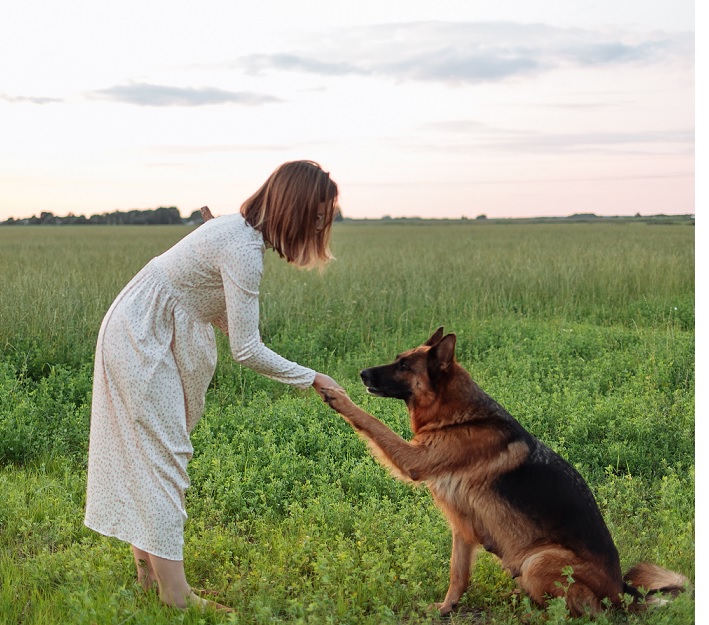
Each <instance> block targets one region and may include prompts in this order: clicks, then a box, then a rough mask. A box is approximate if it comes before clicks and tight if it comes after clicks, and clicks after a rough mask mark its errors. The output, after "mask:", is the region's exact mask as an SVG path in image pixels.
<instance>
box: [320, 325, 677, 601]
mask: <svg viewBox="0 0 709 625" xmlns="http://www.w3.org/2000/svg"><path fill="white" fill-rule="evenodd" d="M454 348H455V335H453V334H449V335H447V336H445V337H444V336H443V329H442V328H439V330H438V331H437V332H436V333H435V334H434V335H433V336H432V337H431V338H430V339H429V340H428V341H427V342H426V343H425V344H424V345H422V346H420V347H417V348H415V349H412V350H409V351H407V352H405V353H403V354H400V355H399V356H397V358H396V360H395V361H394V362H393V363H391V364H390V365H385V366H382V367H374V368H372V369H367V370H365V371H363V372H362V374H361V375H362V378H363V381H364V382H365V384H367V385H368V386H369V387H370V392H373V393H374V394H377V395H381V396H385V397H398V398H400V399H404V401H405V402H406V404H407V407H408V409H409V414H410V417H411V428H412V431H413V434H414V436H413V438H412V440H411V441H406V440H404V439H403V438H401V437H400V436H398V435H397V434H396V433H394V432H393V431H392V430H391V429H389V428H388V427H387V426H386V425H384V424H383V423H381V422H380V421H379V420H377V419H376V418H374V417H373V416H371V415H370V414H368V413H366V412H365V411H363V410H362V409H361V408H359V407H358V406H356V405H355V404H354V403H353V402H352V401H351V400H350V399H349V397H348V396H347V394H346V393H345V392H344V391H342V390H336V389H329V390H326V392H325V393H324V397H325V401H327V402H328V403H329V404H330V406H332V408H334V409H335V410H337V411H338V412H339V413H340V414H341V415H342V416H343V417H344V418H345V419H346V420H347V421H348V422H349V423H350V424H351V425H352V427H353V428H354V429H355V430H356V431H357V432H358V433H359V434H360V435H361V436H362V437H363V438H364V440H365V441H366V442H367V444H368V445H369V447H370V448H371V450H372V452H373V454H374V456H375V457H376V458H377V459H378V460H379V461H380V462H381V463H382V464H384V465H385V466H387V467H388V468H389V469H390V470H391V472H392V473H393V474H394V475H395V476H396V477H398V478H399V479H403V480H406V481H409V482H413V483H423V482H425V483H426V484H427V486H428V488H429V489H430V491H431V493H432V495H433V498H434V500H435V502H436V504H437V506H438V507H439V508H440V509H441V510H442V511H443V513H444V514H445V516H446V518H447V519H448V522H449V524H450V527H451V531H452V535H453V549H452V554H451V563H450V586H449V588H448V592H447V594H446V596H445V599H444V600H443V602H442V603H440V604H436V607H438V609H439V610H440V612H441V614H447V613H449V612H450V611H451V610H453V609H454V607H455V606H456V605H457V604H458V602H459V601H460V598H461V596H462V595H463V593H464V592H465V590H466V588H467V586H468V583H469V578H470V572H471V566H472V562H473V557H474V555H475V552H476V551H477V550H478V548H479V547H480V546H485V548H486V549H488V550H490V551H492V552H493V553H495V554H496V555H497V556H498V557H499V558H500V560H501V562H502V565H503V566H504V567H505V568H506V569H507V570H508V571H509V572H510V574H511V575H512V576H513V577H514V578H516V580H517V582H518V583H519V585H520V586H521V587H522V589H524V590H525V591H526V592H527V593H528V594H529V595H530V596H531V598H532V599H533V600H534V601H535V602H537V603H539V604H544V603H545V601H546V599H547V598H548V597H554V596H563V595H564V594H565V596H566V600H567V605H568V607H569V610H570V611H571V612H572V613H573V614H581V613H582V612H584V611H585V610H589V611H591V612H597V611H599V610H601V609H602V602H603V601H604V599H606V598H607V599H608V600H609V601H610V603H612V604H614V605H620V604H621V603H622V596H623V594H624V593H628V592H630V593H631V594H633V595H634V596H636V597H640V593H639V592H638V591H637V590H636V588H637V587H638V586H639V585H642V586H643V587H644V588H645V589H646V590H650V591H653V590H663V591H668V592H676V591H678V590H680V589H681V587H682V586H684V585H685V584H686V583H687V580H686V578H684V577H683V576H681V575H679V574H676V573H672V572H669V571H666V570H665V569H662V568H660V567H657V566H655V565H649V564H641V565H638V566H637V567H636V568H635V569H633V570H632V571H630V572H629V574H628V576H626V579H625V580H624V578H623V576H622V575H621V571H620V564H619V559H618V554H617V551H616V549H615V546H614V545H613V542H612V539H611V538H610V535H609V534H608V530H607V529H606V526H605V524H604V522H603V519H602V517H601V515H600V512H599V511H598V508H597V506H596V504H595V501H594V500H593V496H592V495H591V493H590V490H589V489H588V487H587V486H586V484H585V482H584V481H583V480H582V478H581V477H580V476H579V475H578V474H577V473H576V472H575V470H574V469H573V468H571V467H570V465H568V464H567V463H566V462H565V461H563V460H562V459H561V458H560V457H559V456H558V455H556V454H555V453H554V452H552V451H551V450H550V449H548V448H547V447H545V446H544V445H542V444H541V443H539V441H537V440H536V439H535V438H534V437H532V436H531V435H530V434H529V433H528V432H526V431H525V430H524V428H522V426H521V425H519V423H517V422H516V421H515V420H514V419H513V418H512V417H511V416H510V415H509V414H508V413H507V412H505V410H504V409H503V408H502V407H501V406H500V405H499V404H497V403H496V402H495V401H493V400H492V399H491V398H490V397H488V396H487V395H486V394H485V393H484V392H483V391H482V390H481V389H480V388H479V387H478V386H477V385H476V384H475V382H474V381H473V380H472V379H471V377H470V375H469V374H468V373H467V371H465V369H463V367H461V366H460V365H459V364H458V363H457V362H456V360H455V357H454ZM535 476H545V482H546V483H537V482H536V481H535V480H536V477H535ZM528 484H531V485H532V488H528ZM545 488H552V489H553V488H556V490H557V491H558V492H555V493H554V494H553V496H546V495H545V494H544V490H543V489H545ZM527 491H532V492H527ZM567 514H568V519H567V518H566V515H567ZM567 525H568V527H567ZM566 567H572V569H573V580H574V583H573V584H571V586H570V587H568V590H566V591H564V589H563V586H568V583H567V581H566V576H565V575H564V574H563V573H562V570H563V569H565V568H566Z"/></svg>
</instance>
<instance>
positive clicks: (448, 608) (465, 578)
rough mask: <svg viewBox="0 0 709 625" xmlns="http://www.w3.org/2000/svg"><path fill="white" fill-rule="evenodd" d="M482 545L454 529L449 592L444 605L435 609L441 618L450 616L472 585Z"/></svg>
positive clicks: (441, 604) (439, 604) (436, 605)
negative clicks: (475, 555)
mask: <svg viewBox="0 0 709 625" xmlns="http://www.w3.org/2000/svg"><path fill="white" fill-rule="evenodd" d="M479 546H480V545H479V544H477V543H473V542H470V541H469V540H468V539H467V538H466V537H465V536H464V535H463V534H462V533H461V532H459V531H457V530H456V529H455V528H453V549H452V551H451V577H450V585H449V586H448V592H447V593H446V598H445V599H444V600H443V603H436V604H435V607H436V608H437V609H438V611H439V612H440V613H441V616H445V615H446V614H450V613H451V612H452V611H453V610H454V609H455V608H456V606H457V605H458V602H459V601H460V598H461V597H462V596H463V593H464V592H465V591H466V590H467V588H468V584H469V583H470V570H471V567H472V562H473V555H474V554H475V552H476V551H477V549H478V547H479Z"/></svg>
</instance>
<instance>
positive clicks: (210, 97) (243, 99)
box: [87, 82, 281, 106]
mask: <svg viewBox="0 0 709 625" xmlns="http://www.w3.org/2000/svg"><path fill="white" fill-rule="evenodd" d="M87 95H88V97H89V98H98V99H103V100H113V101H116V102H125V103H127V104H137V105H139V106H207V105H214V104H244V105H247V106H258V105H261V104H271V103H274V102H280V101H281V100H279V99H278V98H276V97H274V96H271V95H267V94H263V93H253V92H249V91H225V90H223V89H217V88H215V87H200V88H193V87H170V86H165V85H153V84H148V83H138V82H130V83H127V84H123V85H115V86H113V87H109V88H108V89H99V90H97V91H92V92H89V93H88V94H87Z"/></svg>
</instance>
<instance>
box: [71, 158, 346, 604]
mask: <svg viewBox="0 0 709 625" xmlns="http://www.w3.org/2000/svg"><path fill="white" fill-rule="evenodd" d="M337 193H338V190H337V185H336V184H335V183H334V182H333V181H332V180H331V179H330V177H329V175H328V174H327V173H326V172H324V171H323V170H322V169H321V168H320V166H319V165H317V164H316V163H313V162H311V161H294V162H290V163H285V164H284V165H281V166H280V167H279V168H278V169H276V171H274V172H273V174H271V176H270V177H269V178H268V180H267V181H266V182H265V183H264V184H263V186H262V187H261V188H260V189H259V190H258V191H257V192H256V193H255V194H254V195H253V196H251V197H250V198H249V199H248V200H247V201H246V202H244V204H243V205H242V207H241V212H240V213H239V214H235V215H229V216H224V217H219V218H217V219H212V220H210V221H208V222H206V223H205V224H204V225H202V226H200V227H199V228H197V229H196V230H194V231H193V232H191V233H190V234H189V235H187V236H186V237H185V238H184V239H182V240H181V241H179V242H178V243H177V244H176V245H175V246H173V247H172V248H170V249H169V250H167V251H166V252H165V253H164V254H162V255H160V256H157V257H156V258H154V259H153V260H151V261H150V262H149V263H148V264H147V265H146V266H145V267H144V268H143V269H142V270H141V271H140V272H139V273H138V274H137V275H136V276H135V277H134V278H133V279H132V280H131V281H130V282H129V283H128V285H127V286H126V287H125V288H124V289H123V290H122V291H121V293H120V294H119V295H118V297H117V298H116V300H115V301H114V302H113V304H112V305H111V307H110V309H109V310H108V312H107V313H106V316H105V318H104V320H103V323H102V325H101V329H100V332H99V335H98V344H97V347H96V359H95V365H94V381H93V400H92V407H91V433H90V441H89V464H88V485H87V498H86V518H85V520H84V522H85V524H86V525H87V526H88V527H89V528H91V529H93V530H95V531H97V532H100V533H101V534H104V535H106V536H114V537H116V538H119V539H120V540H123V541H125V542H127V543H129V544H130V545H131V546H132V549H133V555H134V559H135V563H136V567H137V570H138V581H139V583H140V584H141V585H142V586H143V587H144V588H149V587H150V586H152V585H153V584H154V583H157V584H158V588H159V592H160V599H161V600H162V601H163V602H164V603H165V604H167V605H171V606H175V607H179V608H185V607H187V606H188V605H189V604H190V603H198V604H205V603H210V602H205V600H203V599H200V598H199V597H197V596H196V595H195V594H194V592H193V591H192V589H191V587H190V585H189V584H188V583H187V580H186V578H185V569H184V563H183V555H182V548H183V543H184V540H183V528H184V522H185V520H186V518H187V513H186V511H185V491H186V490H187V487H188V486H189V483H190V481H189V478H188V475H187V463H188V461H189V460H190V458H191V457H192V444H191V442H190V432H191V431H192V430H193V428H194V427H195V425H196V424H197V422H198V421H199V419H200V417H201V416H202V412H203V409H204V398H205V394H206V391H207V387H208V385H209V383H210V381H211V379H212V376H213V374H214V370H215V367H216V362H217V349H216V343H215V338H214V330H213V328H212V324H213V325H215V326H217V327H218V328H220V329H221V330H222V331H223V332H225V333H227V334H228V335H229V343H230V346H231V351H232V354H233V356H234V358H235V359H236V360H237V362H239V363H241V364H243V365H244V366H247V367H250V368H251V369H253V370H255V371H257V372H258V373H260V374H263V375H265V376H267V377H269V378H272V379H274V380H278V381H280V382H284V383H285V384H290V385H292V386H295V387H298V388H307V387H309V386H313V387H314V388H315V389H316V390H317V391H318V392H320V389H321V388H323V387H327V386H336V387H337V386H338V385H337V384H336V383H335V382H334V381H333V380H332V379H331V378H330V377H328V376H326V375H324V374H322V373H317V372H315V371H313V370H312V369H308V368H306V367H302V366H300V365H298V364H296V363H295V362H291V361H289V360H286V359H285V358H283V357H281V356H279V355H278V354H276V353H275V352H273V351H271V350H270V349H269V348H268V347H266V346H265V345H264V344H263V343H262V342H261V338H260V335H259V284H260V281H261V274H262V273H263V254H264V251H265V249H266V248H273V249H274V250H275V251H276V252H277V253H278V254H279V256H280V257H281V258H284V259H285V260H286V261H287V262H289V263H292V264H294V265H297V266H299V267H306V268H312V267H318V266H323V265H324V264H326V263H327V262H328V261H329V260H330V259H331V258H332V255H331V254H330V248H329V245H330V233H331V228H332V222H333V218H334V211H335V202H336V200H337ZM213 605H216V604H213ZM217 607H220V608H223V607H224V606H217Z"/></svg>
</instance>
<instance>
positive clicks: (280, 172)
mask: <svg viewBox="0 0 709 625" xmlns="http://www.w3.org/2000/svg"><path fill="white" fill-rule="evenodd" d="M337 193H338V191H337V185H336V184H335V182H334V181H333V180H331V179H330V175H329V174H328V173H326V172H325V171H323V169H322V167H320V165H318V164H317V163H315V162H313V161H291V162H288V163H284V164H283V165H281V166H280V167H278V168H277V169H276V171H274V172H273V173H272V174H271V175H270V176H269V177H268V180H266V182H264V183H263V185H262V186H261V188H260V189H259V190H258V191H256V193H254V194H253V195H252V196H251V197H250V198H249V199H248V200H246V201H245V202H244V203H243V204H242V205H241V214H242V215H243V216H244V219H246V222H247V223H248V224H249V225H251V226H252V227H254V228H256V229H257V230H260V231H261V233H262V234H263V238H264V240H265V241H266V242H267V243H268V244H269V245H270V246H271V247H273V249H274V250H276V252H278V254H279V255H280V256H281V258H285V259H286V260H287V261H288V262H289V263H292V264H294V265H297V266H298V267H306V268H312V267H323V266H324V265H325V264H326V263H327V262H328V261H329V260H331V259H332V258H333V256H332V254H331V253H330V233H331V230H332V222H333V220H334V216H335V204H336V202H337ZM323 204H324V206H323ZM323 210H324V213H323Z"/></svg>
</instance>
